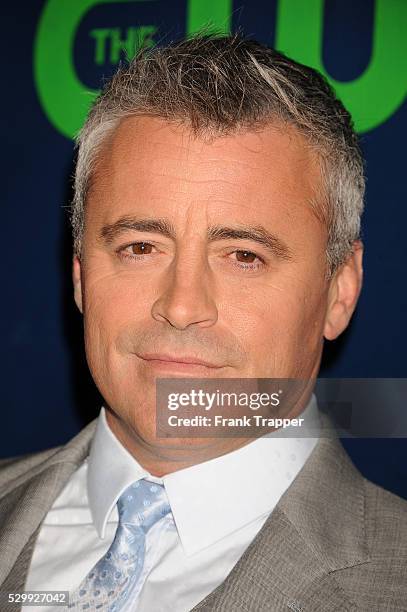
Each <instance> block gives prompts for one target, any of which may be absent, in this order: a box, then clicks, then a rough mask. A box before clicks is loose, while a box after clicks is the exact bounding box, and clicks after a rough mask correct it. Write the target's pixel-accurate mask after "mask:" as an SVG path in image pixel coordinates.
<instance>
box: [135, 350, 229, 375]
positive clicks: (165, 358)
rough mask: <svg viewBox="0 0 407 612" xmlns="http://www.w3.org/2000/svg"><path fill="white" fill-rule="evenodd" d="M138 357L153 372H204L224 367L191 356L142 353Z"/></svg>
mask: <svg viewBox="0 0 407 612" xmlns="http://www.w3.org/2000/svg"><path fill="white" fill-rule="evenodd" d="M137 356H138V357H140V358H141V359H143V361H145V362H147V363H148V365H149V366H150V367H152V368H154V369H155V370H168V371H174V372H195V373H197V374H198V373H200V372H206V373H208V372H209V371H215V370H219V369H221V368H222V367H224V366H221V365H218V364H215V363H212V362H209V361H206V360H204V359H200V358H199V357H194V356H191V355H169V354H164V353H143V354H137Z"/></svg>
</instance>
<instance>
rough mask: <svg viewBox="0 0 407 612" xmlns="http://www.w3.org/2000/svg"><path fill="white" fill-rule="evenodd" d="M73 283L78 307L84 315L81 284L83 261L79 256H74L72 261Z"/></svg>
mask: <svg viewBox="0 0 407 612" xmlns="http://www.w3.org/2000/svg"><path fill="white" fill-rule="evenodd" d="M72 281H73V295H74V299H75V302H76V305H77V307H78V308H79V310H80V311H81V313H82V314H83V309H82V282H81V260H80V259H79V257H78V256H77V255H74V257H73V261H72Z"/></svg>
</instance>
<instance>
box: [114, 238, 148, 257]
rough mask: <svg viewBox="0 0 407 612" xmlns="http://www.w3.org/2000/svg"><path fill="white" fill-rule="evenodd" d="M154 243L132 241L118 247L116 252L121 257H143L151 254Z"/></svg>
mask: <svg viewBox="0 0 407 612" xmlns="http://www.w3.org/2000/svg"><path fill="white" fill-rule="evenodd" d="M153 249H155V247H154V245H152V244H150V243H149V242H144V241H142V242H132V243H131V244H128V245H127V246H124V247H120V248H119V249H118V250H117V254H118V256H119V257H120V258H121V259H133V260H135V259H144V257H145V256H146V255H152V254H153Z"/></svg>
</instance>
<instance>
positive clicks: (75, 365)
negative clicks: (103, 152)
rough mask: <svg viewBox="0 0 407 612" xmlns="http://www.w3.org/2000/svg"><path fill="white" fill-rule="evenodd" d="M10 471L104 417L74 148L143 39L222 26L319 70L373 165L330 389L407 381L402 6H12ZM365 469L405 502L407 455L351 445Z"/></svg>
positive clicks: (406, 17)
mask: <svg viewBox="0 0 407 612" xmlns="http://www.w3.org/2000/svg"><path fill="white" fill-rule="evenodd" d="M1 11H2V23H3V28H2V43H3V45H4V49H3V64H2V65H3V69H2V71H3V72H2V73H3V77H2V78H3V87H2V96H1V104H2V117H3V128H2V134H3V146H2V150H1V153H0V154H1V158H2V159H1V161H2V169H3V186H4V187H5V189H4V191H3V198H4V200H3V211H4V213H5V215H4V217H3V246H4V250H3V254H4V256H5V262H4V266H3V274H4V276H3V283H2V287H3V299H2V300H1V321H2V323H3V326H4V329H3V334H2V337H3V341H4V342H3V360H2V361H3V363H2V389H3V393H2V420H1V424H2V426H1V433H0V435H1V447H0V454H1V456H4V457H6V456H11V455H17V454H21V453H26V452H31V451H36V450H40V449H43V448H46V447H50V446H54V445H57V444H60V443H63V442H65V441H66V440H68V439H69V438H70V437H71V436H73V435H74V434H75V433H76V432H77V431H79V429H80V428H81V427H82V426H83V425H84V424H85V423H86V422H88V421H89V420H90V419H91V418H93V417H94V416H96V414H97V413H98V410H99V408H100V401H101V400H100V398H99V397H98V393H97V391H96V389H95V388H94V385H93V383H92V380H91V378H90V375H89V373H88V371H87V367H86V362H85V357H84V351H83V341H82V321H81V317H80V315H79V313H78V312H77V311H76V307H75V306H74V302H73V298H72V290H71V277H70V264H71V242H70V230H69V226H68V216H67V210H66V206H67V204H68V202H69V199H70V197H71V180H70V177H71V175H72V172H73V142H72V135H73V134H74V132H75V131H76V130H77V129H78V128H79V127H80V123H81V121H82V120H83V117H84V113H85V112H86V108H87V106H88V104H89V101H90V100H91V99H92V97H93V96H94V95H95V90H96V89H97V88H98V86H100V83H101V80H102V79H103V78H105V77H107V76H109V75H110V74H111V73H112V72H113V71H114V70H115V68H116V66H117V62H118V61H119V60H121V59H124V58H125V56H126V54H127V55H129V54H130V55H131V53H132V50H134V48H135V46H137V44H139V42H140V41H141V40H142V39H147V40H151V41H152V42H155V43H162V42H166V41H168V40H171V39H176V38H179V37H182V36H185V35H186V34H187V33H190V32H192V31H194V30H196V29H198V28H199V27H202V26H203V25H205V24H206V22H207V21H208V19H209V18H212V19H213V21H214V23H216V25H217V26H218V27H220V28H222V29H223V30H225V31H228V30H235V29H236V28H238V27H239V28H241V29H242V30H243V31H244V32H245V33H246V34H248V35H250V36H253V37H255V38H257V39H258V40H260V41H262V42H265V43H267V44H269V45H272V46H273V45H274V46H276V48H279V49H281V50H283V51H286V52H287V53H289V54H291V55H293V56H294V57H295V58H296V59H298V60H299V61H303V62H304V63H310V64H312V65H315V66H319V67H322V69H323V70H324V71H325V72H326V74H327V75H328V76H329V78H330V79H331V80H332V82H333V84H334V85H335V86H336V87H337V90H338V94H339V95H340V96H341V97H342V98H343V100H344V102H345V104H347V105H348V106H349V108H350V110H351V111H352V114H353V115H354V118H355V122H356V125H357V127H358V130H359V131H360V133H361V136H362V147H363V151H364V154H365V157H366V159H367V176H368V184H367V197H366V212H365V216H364V220H363V237H364V242H365V248H366V254H365V283H364V288H363V291H362V294H361V298H360V302H359V305H358V308H357V311H356V313H355V316H354V319H353V321H352V324H351V325H350V327H349V329H348V330H347V331H346V332H345V334H343V336H342V337H340V338H339V339H338V340H337V341H335V342H333V343H329V344H328V345H327V347H326V351H325V354H324V360H323V368H322V372H321V375H322V376H329V377H407V366H406V360H405V357H404V351H405V347H406V341H407V315H406V312H407V288H406V282H405V280H406V267H407V249H406V241H405V236H404V234H405V227H406V226H407V209H406V195H407V193H406V192H407V189H406V180H405V174H404V173H405V159H406V157H405V148H404V146H405V138H406V134H407V130H406V127H407V106H406V103H405V94H406V90H407V78H406V74H407V72H406V66H405V57H407V53H406V52H407V47H406V45H407V43H406V42H405V40H404V38H403V37H404V33H405V31H407V2H405V0H376V2H375V1H374V0H325V2H324V0H267V1H262V0H250V1H247V3H244V2H239V1H236V0H235V1H234V2H232V0H189V1H187V0H145V1H143V2H141V1H140V2H137V1H135V0H127V1H123V2H117V1H116V2H114V1H111V2H107V0H103V1H101V0H99V2H96V1H95V0H47V1H44V0H30V2H25V3H23V4H21V3H15V2H13V3H11V2H10V3H3V5H2V9H1ZM344 445H345V446H346V448H347V449H348V451H349V452H350V454H351V456H352V458H353V459H354V461H355V463H356V464H357V465H358V467H359V469H361V471H362V472H363V473H364V474H365V475H367V477H369V478H370V479H372V480H374V481H375V482H378V483H379V484H382V485H383V486H385V487H386V488H389V489H391V490H393V491H395V492H397V493H398V494H400V495H402V496H404V497H406V498H407V467H406V466H407V461H406V458H407V440H406V439H397V440H345V441H344Z"/></svg>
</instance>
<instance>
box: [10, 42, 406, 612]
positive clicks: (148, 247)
mask: <svg viewBox="0 0 407 612" xmlns="http://www.w3.org/2000/svg"><path fill="white" fill-rule="evenodd" d="M78 143H79V153H78V163H77V169H76V181H75V198H74V203H73V214H72V223H73V231H74V258H73V284H74V298H75V301H76V304H77V306H78V308H79V309H80V311H81V312H82V313H83V318H84V333H85V347H86V354H87V360H88V364H89V367H90V370H91V373H92V376H93V378H94V380H95V383H96V385H97V386H98V388H99V390H100V392H101V394H102V396H103V398H104V400H105V404H104V406H103V407H102V409H101V413H100V416H99V418H98V419H96V420H95V421H93V422H92V423H90V424H89V425H88V426H87V427H85V429H84V430H82V431H81V432H80V433H79V434H78V435H77V436H76V437H75V438H74V439H73V440H71V441H70V442H68V444H67V445H65V446H63V447H59V448H54V449H51V450H48V451H45V452H43V453H38V454H34V455H31V456H28V457H23V458H21V459H17V460H8V461H5V462H3V466H2V471H1V472H0V487H1V488H0V495H1V498H0V517H1V551H2V552H1V555H2V559H1V574H0V584H1V588H0V590H1V591H2V592H3V594H4V593H6V594H7V593H14V592H15V591H17V590H23V589H25V590H36V591H44V590H54V591H69V593H70V598H69V606H70V607H69V608H68V607H67V606H65V607H66V608H67V609H75V610H76V609H78V610H142V611H149V612H150V611H154V612H155V611H167V610H176V611H177V612H185V611H187V610H192V609H193V610H225V611H232V612H234V611H237V610H253V611H256V612H257V611H259V610H276V611H277V610H289V609H291V610H296V611H300V610H303V611H304V612H305V611H312V612H316V611H317V610H323V611H324V612H326V611H331V610H341V611H342V610H366V611H372V610H380V611H383V610H403V609H404V610H407V523H406V518H407V504H406V503H405V502H404V501H403V500H401V499H399V498H397V497H396V496H394V495H392V494H391V493H389V492H386V491H384V490H383V489H381V488H380V487H378V486H375V485H373V484H372V483H370V482H368V481H366V480H365V479H364V478H363V477H362V476H361V475H360V474H359V472H358V471H357V470H356V468H355V467H354V466H353V465H352V463H351V462H350V460H349V459H348V457H347V456H346V454H345V452H344V451H343V449H342V447H341V445H340V443H339V442H338V440H337V439H333V438H332V437H330V438H327V437H324V436H315V423H317V422H318V420H319V419H318V415H317V411H316V400H315V396H314V395H313V394H312V386H310V385H306V386H305V388H304V389H303V391H302V392H301V393H300V394H299V395H298V396H296V399H295V401H292V402H289V404H287V405H286V408H285V416H287V417H290V418H295V417H302V418H303V419H304V421H305V432H308V434H307V435H304V436H302V437H297V438H296V437H293V436H292V435H291V436H288V435H287V436H286V437H285V436H284V435H283V436H282V437H278V436H277V435H275V434H277V433H278V431H275V432H271V433H270V435H269V436H261V437H258V438H257V439H253V438H250V437H248V436H243V437H242V435H243V434H242V435H241V437H227V436H215V435H213V436H211V437H193V436H190V437H187V438H184V437H182V436H178V437H176V435H175V434H174V436H173V437H160V436H158V435H157V430H156V407H155V398H156V381H157V379H158V378H186V379H188V378H199V379H207V380H212V379H215V380H216V379H219V380H221V379H249V380H256V379H260V378H261V379H275V378H279V379H301V380H306V381H311V382H312V381H315V378H316V377H317V374H318V370H319V365H320V360H321V353H322V349H323V343H324V339H327V340H331V339H334V338H336V337H337V336H338V335H340V334H341V333H342V332H343V330H344V329H345V328H346V327H347V325H348V323H349V320H350V318H351V316H352V313H353V311H354V309H355V306H356V303H357V299H358V296H359V293H360V289H361V284H362V243H361V241H360V239H359V229H360V216H361V213H362V208H363V195H364V178H363V163H362V158H361V154H360V150H359V147H358V143H357V138H356V135H355V133H354V131H353V127H352V122H351V118H350V116H349V114H348V113H347V111H346V110H345V109H344V107H343V106H342V104H341V103H340V102H339V101H338V100H337V99H336V98H335V95H334V93H333V92H332V90H331V89H330V87H329V86H328V85H327V83H326V82H325V80H324V79H323V78H322V77H321V76H320V75H318V74H317V73H316V72H315V71H314V70H312V69H310V68H307V67H305V66H302V65H300V64H298V63H296V62H294V61H292V60H290V59H288V58H286V57H285V56H284V55H282V54H280V53H277V52H275V51H273V50H271V49H268V48H266V47H264V46H262V45H260V44H258V43H256V42H253V41H247V40H244V39H242V38H240V37H238V36H234V37H223V38H215V37H211V36H203V37H196V38H194V39H191V40H188V41H184V42H181V43H178V44H173V45H170V46H168V47H166V48H162V49H154V50H153V51H150V52H148V53H147V54H144V53H141V54H140V55H139V56H137V57H136V59H135V60H134V61H133V62H132V63H131V64H130V66H128V67H125V68H122V69H121V70H120V71H119V72H118V73H117V74H116V75H115V76H114V78H113V79H112V81H111V82H110V83H108V84H107V86H106V87H105V89H104V91H103V92H102V94H101V96H100V97H99V99H98V100H97V101H96V103H95V105H94V106H93V108H92V110H91V112H90V114H89V116H88V119H87V121H86V123H85V126H84V128H83V130H82V132H81V134H80V136H79V139H78ZM317 437H318V438H319V439H316V438H317ZM54 601H55V600H54ZM66 604H67V605H68V602H67V601H66ZM1 609H2V610H14V609H16V606H15V605H14V604H12V603H10V602H9V600H8V599H6V598H5V597H4V598H3V603H2V607H1ZM37 609H38V608H37ZM44 609H46V608H44ZM56 609H57V608H56Z"/></svg>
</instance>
